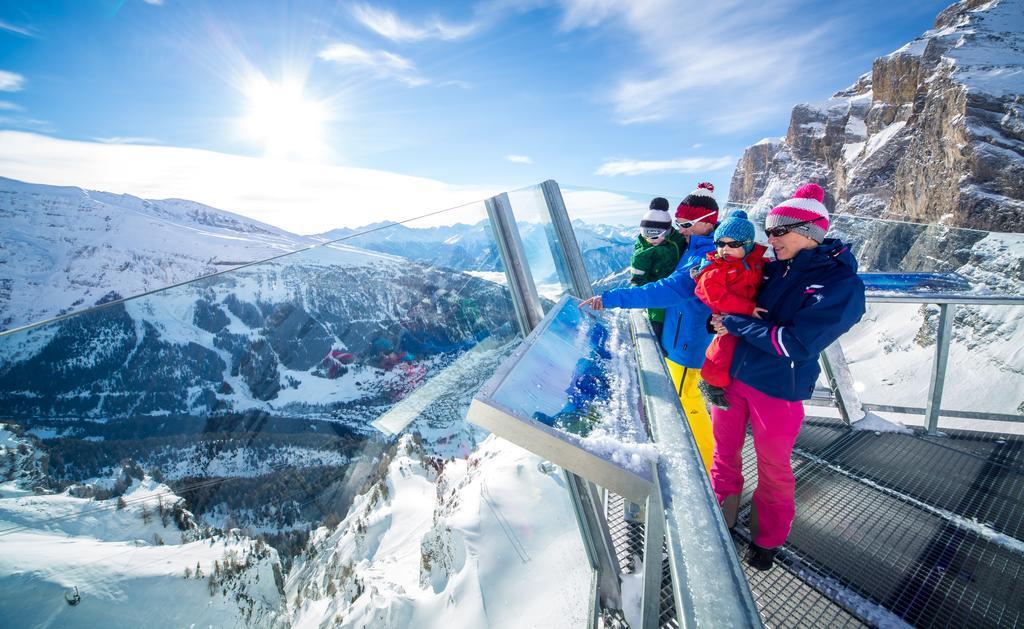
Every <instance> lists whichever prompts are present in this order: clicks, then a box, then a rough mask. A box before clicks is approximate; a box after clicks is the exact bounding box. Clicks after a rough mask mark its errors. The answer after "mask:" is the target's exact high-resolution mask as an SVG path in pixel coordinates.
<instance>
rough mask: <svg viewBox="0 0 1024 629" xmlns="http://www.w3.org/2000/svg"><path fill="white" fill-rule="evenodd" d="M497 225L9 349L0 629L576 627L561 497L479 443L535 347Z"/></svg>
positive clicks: (1, 459) (49, 329) (0, 401)
mask: <svg viewBox="0 0 1024 629" xmlns="http://www.w3.org/2000/svg"><path fill="white" fill-rule="evenodd" d="M486 216H487V214H486V210H485V206H484V204H483V203H475V204H471V205H468V206H464V207H461V208H455V209H453V210H450V211H448V212H445V213H444V214H443V215H435V216H432V217H431V218H430V219H422V220H414V221H409V222H406V223H404V224H402V225H391V226H386V227H382V228H378V229H375V230H373V231H372V232H371V233H360V234H354V235H351V236H349V237H346V238H344V239H342V240H340V241H336V242H332V243H330V244H325V245H323V246H319V247H316V248H311V249H307V250H303V251H300V252H296V253H293V254H288V255H285V256H281V257H278V258H276V259H273V260H269V261H266V262H262V263H258V264H252V265H249V266H246V267H243V268H239V269H235V270H232V271H228V272H225V273H222V274H219V275H215V276H210V277H206V278H202V279H199V280H196V281H193V282H189V283H187V284H182V285H178V286H174V287H171V288H168V289H165V290H160V291H156V292H153V293H149V294H146V295H143V296H139V297H136V298H129V299H124V300H119V299H117V300H115V301H112V302H109V303H106V304H102V305H100V306H98V307H96V308H92V309H90V310H87V311H84V312H81V313H78V314H74V315H71V316H67V317H64V318H60V319H57V320H54V321H51V322H48V323H43V324H40V325H36V326H33V327H30V328H27V329H21V330H17V331H12V332H9V333H6V334H3V335H0V472H2V475H0V593H2V594H0V600H2V601H4V602H0V611H2V613H3V614H4V617H5V619H6V620H7V622H8V623H11V624H12V626H35V625H39V624H46V623H49V622H57V623H58V624H61V625H62V626H78V625H82V626H87V625H88V626H94V625H96V624H100V623H104V624H107V625H111V624H113V625H118V624H120V625H123V626H138V625H139V624H142V623H146V624H148V625H152V626H165V625H166V626H184V625H190V624H195V623H198V624H210V625H213V626H231V625H249V626H270V625H273V624H275V623H281V624H283V625H290V624H295V623H315V624H318V625H320V624H327V623H333V622H336V621H339V622H340V621H342V620H343V619H347V620H345V622H346V623H350V624H354V625H361V624H374V623H375V622H376V621H377V620H379V618H380V616H379V614H381V613H386V614H392V615H397V614H405V616H403V617H407V618H408V620H409V621H410V622H413V621H415V620H416V619H420V620H423V621H424V622H426V621H428V620H429V621H430V622H431V623H434V624H436V622H437V620H438V618H439V617H438V616H436V610H437V609H447V610H448V611H447V612H445V613H446V614H448V615H449V616H451V618H452V620H453V622H454V620H455V619H456V618H461V619H462V622H464V623H465V622H468V623H469V624H470V625H483V624H486V622H487V618H491V619H493V618H495V617H496V616H494V614H498V615H499V616H500V615H501V614H505V615H507V616H508V618H509V622H510V624H511V619H512V617H513V616H512V614H523V615H521V616H518V617H520V618H527V619H529V621H530V623H531V624H535V625H538V626H553V625H552V624H551V623H554V625H561V624H565V623H566V622H569V621H570V620H573V619H575V620H579V619H580V618H583V619H586V617H587V614H588V604H589V600H588V599H587V592H588V591H589V589H590V581H591V571H590V567H589V565H590V564H589V563H588V559H587V556H586V553H585V550H584V547H583V544H582V540H581V539H580V536H579V531H578V529H577V524H576V519H575V515H574V513H573V509H572V505H571V504H570V499H569V496H568V494H567V492H565V491H564V485H563V481H562V478H561V476H559V475H558V474H554V473H553V470H552V469H549V468H545V467H543V466H540V467H538V466H537V462H536V461H537V460H536V458H535V457H532V456H531V455H527V454H526V453H525V452H523V451H521V450H518V449H517V448H514V447H511V446H509V445H508V444H505V445H504V446H501V447H499V446H497V445H496V444H495V442H494V441H493V440H489V441H487V442H485V443H483V444H482V445H481V441H482V440H483V439H484V438H485V437H486V436H487V435H486V433H484V432H483V431H481V430H480V429H478V428H475V427H473V426H471V425H470V424H468V423H466V422H465V421H464V417H465V413H466V410H467V408H468V406H469V403H470V400H471V399H472V397H473V395H474V394H475V392H476V390H477V389H478V388H479V387H480V385H481V384H482V383H483V382H484V381H486V380H487V378H488V377H489V376H490V375H491V374H492V372H493V371H494V370H495V369H496V368H497V366H498V365H499V364H500V363H501V361H502V359H503V358H504V357H505V356H507V355H508V354H509V353H510V352H511V351H512V349H514V348H515V347H516V346H517V345H518V344H519V342H520V340H521V339H520V337H519V334H518V328H517V325H516V321H515V318H514V315H513V309H512V301H511V296H510V294H509V291H508V288H507V287H506V285H505V281H504V274H503V272H502V270H501V268H500V261H499V260H498V258H497V254H496V250H497V249H496V247H495V243H494V241H493V237H492V235H491V230H490V228H489V224H488V222H487V219H486ZM446 220H447V221H448V222H447V223H446V222H445V221H446ZM395 435H399V436H398V437H396V436H395ZM524 466H526V468H527V469H525V470H524V469H523V468H524ZM549 548H555V549H556V550H555V551H553V552H546V549H549ZM410 549H411V550H410ZM468 557H472V558H479V559H473V560H472V561H467V558H468ZM537 571H540V574H541V575H545V574H547V575H556V574H557V575H559V578H558V579H557V582H556V581H554V580H551V579H548V581H551V583H548V581H546V580H545V578H538V577H537V576H536V574H535V573H536V572H537ZM531 578H533V579H535V580H536V582H537V583H539V584H541V585H540V587H548V590H549V591H550V592H551V593H552V595H551V596H550V597H546V598H544V605H543V606H532V607H531V606H530V605H526V604H525V603H524V602H523V600H522V599H523V598H524V595H523V594H522V591H521V590H520V589H518V585H516V586H515V587H513V584H520V585H521V584H522V583H523V582H524V581H526V580H528V579H531ZM470 583H472V585H468V584H470ZM545 584H546V585H545ZM556 595H557V596H556ZM155 600H159V601H161V602H160V604H159V605H152V602H153V601H155ZM381 609H388V610H390V611H387V612H382V611H381ZM456 609H457V610H458V612H456ZM484 609H486V610H487V612H486V613H487V615H486V616H484V615H482V614H483V613H484V612H483V610H484ZM524 609H525V610H526V611H523V610H524ZM375 614H376V615H375ZM389 617H391V616H389ZM395 617H397V616H395ZM421 624H422V623H421Z"/></svg>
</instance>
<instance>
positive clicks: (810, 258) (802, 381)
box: [722, 238, 864, 402]
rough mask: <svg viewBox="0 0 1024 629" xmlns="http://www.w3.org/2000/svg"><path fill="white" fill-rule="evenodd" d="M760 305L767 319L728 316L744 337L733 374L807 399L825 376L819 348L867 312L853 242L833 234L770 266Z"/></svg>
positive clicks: (768, 390)
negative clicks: (820, 374)
mask: <svg viewBox="0 0 1024 629" xmlns="http://www.w3.org/2000/svg"><path fill="white" fill-rule="evenodd" d="M757 305H758V306H759V307H761V308H767V309H768V312H767V313H765V314H764V315H762V317H763V318H762V319H755V318H753V317H747V316H741V315H727V316H725V317H723V318H722V322H723V324H724V325H725V327H726V329H728V330H729V332H730V333H731V334H735V335H736V336H738V337H740V341H739V343H738V344H737V346H736V352H735V353H734V354H733V357H732V368H731V369H730V371H729V373H730V374H731V375H732V377H733V378H736V379H737V380H739V381H740V382H743V383H744V384H747V385H750V386H751V387H753V388H755V389H757V390H758V391H760V392H762V393H764V394H766V395H770V396H772V397H775V398H781V399H783V400H789V401H792V402H796V401H800V400H807V399H810V397H811V392H813V391H814V383H815V381H816V380H817V379H818V373H819V372H820V369H819V367H818V354H820V353H821V352H822V351H823V350H824V349H825V348H826V347H828V346H829V345H830V344H831V343H832V342H833V341H835V340H836V339H838V338H839V337H840V336H841V335H842V334H843V333H845V332H846V331H847V330H849V329H850V328H851V327H853V325H854V324H855V323H857V322H858V321H860V318H861V316H863V315H864V283H863V282H861V280H860V278H859V277H857V261H856V260H855V259H854V257H853V254H851V253H850V249H849V247H847V246H846V245H844V244H843V243H842V242H840V241H838V240H833V239H831V238H826V239H825V242H824V243H823V244H821V245H818V246H817V247H816V248H814V249H804V250H803V251H801V252H800V253H798V254H797V255H796V256H794V257H793V258H792V259H791V260H787V261H778V260H777V261H774V262H769V263H768V264H766V265H765V281H764V284H763V285H762V286H761V292H760V293H759V294H758V296H757Z"/></svg>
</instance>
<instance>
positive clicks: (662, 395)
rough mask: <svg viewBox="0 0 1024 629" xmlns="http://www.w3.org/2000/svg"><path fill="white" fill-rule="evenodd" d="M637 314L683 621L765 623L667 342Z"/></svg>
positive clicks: (643, 376) (645, 390) (690, 623)
mask: <svg viewBox="0 0 1024 629" xmlns="http://www.w3.org/2000/svg"><path fill="white" fill-rule="evenodd" d="M630 320H631V322H632V324H633V333H634V340H635V343H636V353H637V361H638V363H639V368H640V390H641V392H642V398H643V400H644V407H645V410H646V413H647V419H648V421H649V422H650V427H651V431H652V432H653V433H654V437H655V442H656V443H657V445H658V451H659V453H660V456H659V457H658V465H657V467H658V480H659V485H660V497H661V502H662V505H663V508H664V513H665V518H666V526H665V534H666V539H667V546H668V553H669V565H670V567H671V571H672V591H673V595H674V596H675V603H676V614H677V615H678V619H679V626H681V627H761V626H762V624H761V617H760V615H759V613H758V610H757V605H756V604H755V603H754V597H753V595H752V594H751V592H750V586H749V584H748V583H747V578H746V576H745V575H744V573H743V569H742V567H741V566H740V563H739V558H738V557H737V555H736V549H735V547H734V546H733V542H732V536H731V535H730V534H729V530H728V528H727V527H726V525H725V520H724V519H723V517H722V511H721V509H719V507H718V500H717V499H716V498H715V494H714V491H713V490H712V489H711V483H710V482H709V480H708V476H707V472H705V470H704V465H703V463H702V462H701V457H700V452H699V451H698V450H697V442H696V441H695V440H694V438H693V433H692V432H691V431H690V428H689V426H690V424H689V423H688V422H687V420H686V415H685V414H684V413H683V409H682V407H681V406H680V403H679V397H678V396H677V395H676V391H675V388H674V387H673V386H672V380H671V378H670V377H669V375H668V371H667V369H666V366H665V361H664V359H663V358H662V354H661V348H660V344H659V342H658V340H657V339H656V338H655V337H654V333H653V332H652V331H651V327H650V323H649V322H648V320H647V317H646V315H645V314H644V313H643V311H641V310H632V311H630ZM648 561H650V559H648ZM655 561H656V559H655Z"/></svg>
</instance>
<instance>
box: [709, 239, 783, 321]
mask: <svg viewBox="0 0 1024 629" xmlns="http://www.w3.org/2000/svg"><path fill="white" fill-rule="evenodd" d="M764 252H765V246H764V245H754V249H753V250H752V251H751V252H750V253H748V254H747V255H746V257H743V258H724V257H719V256H718V254H717V253H709V254H708V262H707V264H706V266H705V267H704V268H703V269H701V271H700V273H698V274H697V288H696V289H695V290H694V294H695V295H697V297H698V298H699V299H700V300H701V301H702V302H704V303H705V304H706V305H707V307H708V308H711V312H712V313H714V314H738V315H750V314H753V312H754V306H756V305H757V291H758V289H759V288H760V287H761V282H762V281H764V265H765V263H766V262H767V261H768V260H766V259H765V257H764Z"/></svg>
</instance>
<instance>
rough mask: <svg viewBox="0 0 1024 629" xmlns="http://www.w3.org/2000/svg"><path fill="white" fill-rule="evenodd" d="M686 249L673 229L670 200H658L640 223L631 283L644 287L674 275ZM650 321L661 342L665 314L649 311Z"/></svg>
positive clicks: (680, 237) (659, 309)
mask: <svg viewBox="0 0 1024 629" xmlns="http://www.w3.org/2000/svg"><path fill="white" fill-rule="evenodd" d="M685 249H686V241H685V240H684V239H683V238H682V236H680V235H679V233H678V232H676V231H675V230H674V229H672V216H671V215H670V214H669V213H668V199H665V198H663V197H655V198H654V199H651V204H650V207H649V209H648V210H647V212H646V213H645V214H644V217H643V220H641V221H640V234H639V235H637V237H636V244H634V245H633V257H632V258H631V259H630V261H629V264H630V268H629V270H630V273H631V274H632V275H631V277H630V279H629V283H630V284H632V285H633V286H643V285H644V284H648V283H650V282H653V281H655V280H660V279H662V278H663V277H668V276H669V275H671V274H672V271H675V269H676V265H677V264H678V263H679V258H680V257H681V256H682V255H683V251H684V250H685ZM647 317H648V318H649V319H650V320H651V327H653V328H654V333H655V334H656V335H657V336H658V338H659V339H660V338H661V330H662V328H663V327H664V326H665V310H664V309H662V308H648V309H647Z"/></svg>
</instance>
